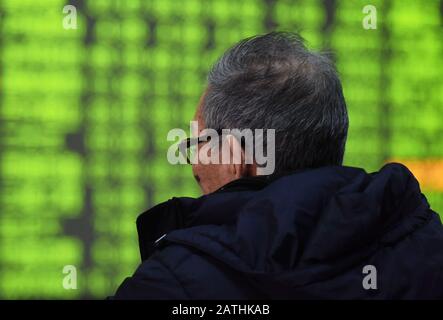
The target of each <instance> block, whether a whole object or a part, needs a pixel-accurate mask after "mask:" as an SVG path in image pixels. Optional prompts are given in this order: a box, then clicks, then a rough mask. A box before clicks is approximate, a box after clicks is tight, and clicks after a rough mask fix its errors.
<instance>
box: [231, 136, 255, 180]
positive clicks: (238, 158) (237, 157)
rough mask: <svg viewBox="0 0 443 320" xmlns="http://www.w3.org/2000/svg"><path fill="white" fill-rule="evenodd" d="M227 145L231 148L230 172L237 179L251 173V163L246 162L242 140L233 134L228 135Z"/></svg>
mask: <svg viewBox="0 0 443 320" xmlns="http://www.w3.org/2000/svg"><path fill="white" fill-rule="evenodd" d="M226 145H227V147H228V148H229V161H230V162H229V164H227V165H228V166H229V172H230V174H231V175H233V176H235V178H236V179H239V178H242V177H246V176H248V175H249V170H250V168H249V165H247V164H246V163H245V162H246V161H245V152H244V150H243V148H242V147H241V144H240V141H238V139H237V138H235V137H234V136H233V135H231V134H229V135H227V136H226ZM225 159H226V158H225Z"/></svg>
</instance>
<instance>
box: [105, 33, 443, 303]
mask: <svg viewBox="0 0 443 320" xmlns="http://www.w3.org/2000/svg"><path fill="white" fill-rule="evenodd" d="M195 120H197V121H198V127H199V131H198V132H197V134H198V135H201V133H202V129H204V128H212V129H214V130H217V132H219V130H221V129H234V128H239V129H246V128H250V129H275V172H274V173H273V174H270V175H264V176H258V175H257V168H258V165H257V162H255V161H253V162H252V163H246V161H244V159H245V150H244V146H243V145H242V143H241V140H238V139H227V140H228V147H229V148H230V150H238V149H240V150H242V158H241V159H242V161H240V162H237V163H234V162H232V161H231V162H229V163H224V164H215V163H209V164H202V163H199V162H197V163H195V164H194V165H193V172H194V176H195V178H196V180H197V181H198V183H199V185H200V186H201V188H202V190H203V192H204V194H205V195H204V196H202V197H200V198H198V199H191V198H173V199H172V200H169V201H167V202H165V203H162V204H159V205H157V206H155V207H153V208H152V209H150V210H148V211H147V212H145V213H143V214H142V215H141V216H140V217H139V218H138V220H137V228H138V232H139V241H140V251H141V256H142V261H143V262H142V264H141V265H140V267H139V268H138V269H137V271H136V272H135V274H134V275H133V276H132V277H129V278H127V279H126V280H125V281H124V282H123V283H122V284H121V286H120V287H119V289H118V290H117V292H116V294H115V296H114V297H113V298H116V299H397V298H399V299H415V298H420V299H424V298H432V299H434V298H443V228H442V225H441V222H440V219H439V217H438V215H437V214H436V213H435V212H433V211H432V210H431V209H430V207H429V204H428V202H427V201H426V198H425V197H424V196H423V195H422V194H421V192H420V188H419V185H418V183H417V181H416V179H415V178H414V176H413V175H412V174H411V172H410V171H409V170H408V169H407V168H406V167H404V166H402V165H400V164H388V165H386V166H384V167H383V168H382V169H381V170H380V171H379V172H377V173H372V174H367V173H366V172H365V171H364V170H362V169H358V168H351V167H345V166H342V160H343V154H344V149H345V141H346V137H347V130H348V116H347V111H346V104H345V100H344V98H343V93H342V87H341V84H340V81H339V78H338V76H337V73H336V71H335V69H334V67H333V65H332V64H331V62H330V61H329V60H328V59H327V58H325V57H324V56H322V55H320V54H317V53H314V52H310V51H308V50H307V49H306V47H305V46H304V45H303V42H302V40H301V39H300V38H299V37H298V36H297V35H295V34H290V33H270V34H266V35H263V36H256V37H253V38H249V39H246V40H243V41H241V42H240V43H238V44H236V45H235V46H234V47H232V48H231V49H229V50H228V51H227V52H226V53H225V54H224V55H223V56H222V57H221V58H220V60H219V61H218V62H217V63H216V64H215V66H214V67H213V69H212V71H211V73H210V74H209V79H208V87H207V89H206V91H205V93H204V94H203V96H202V98H201V101H200V103H199V106H198V107H197V111H196V116H195ZM225 141H226V140H225ZM207 143H209V142H207V141H205V140H204V139H203V141H200V140H199V141H198V142H197V144H198V145H199V146H200V145H205V144H207ZM217 147H218V146H217V145H215V146H212V148H217ZM212 150H214V149H212Z"/></svg>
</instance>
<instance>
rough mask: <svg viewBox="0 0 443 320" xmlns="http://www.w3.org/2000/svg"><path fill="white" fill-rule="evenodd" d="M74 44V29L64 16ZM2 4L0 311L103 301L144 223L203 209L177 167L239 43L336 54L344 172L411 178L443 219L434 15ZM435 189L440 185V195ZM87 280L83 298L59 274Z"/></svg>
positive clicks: (442, 87) (227, 6)
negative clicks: (383, 170) (223, 62)
mask: <svg viewBox="0 0 443 320" xmlns="http://www.w3.org/2000/svg"><path fill="white" fill-rule="evenodd" d="M69 4H71V5H73V6H75V7H76V9H77V24H78V26H77V29H69V30H67V29H65V28H64V27H63V18H64V17H65V16H66V14H65V13H63V11H62V10H63V7H64V6H66V5H69ZM367 4H368V3H367V1H348V0H335V1H324V0H314V1H313V0H297V1H295V0H294V1H290V0H274V1H265V0H242V1H238V0H185V1H176V0H151V1H146V0H129V1H123V0H121V1H112V0H90V1H81V0H78V1H71V2H67V1H61V0H41V1H31V0H26V1H16V0H0V298H66V299H71V298H84V297H89V298H103V297H106V296H108V295H112V294H113V293H114V292H115V290H116V288H117V287H118V285H119V284H120V283H121V282H122V281H123V279H124V278H125V277H127V276H129V275H131V274H132V273H133V272H134V270H135V268H136V266H137V265H138V263H139V261H140V258H139V251H138V243H137V234H136V228H135V219H136V217H137V216H138V215H139V214H140V213H141V212H142V211H144V210H146V209H147V208H149V207H151V206H153V205H154V204H156V203H159V202H161V201H164V200H167V199H169V198H171V197H173V196H198V195H199V190H198V188H197V185H196V184H195V182H194V180H193V178H192V174H191V170H190V167H189V166H173V165H170V164H169V163H168V162H167V159H166V152H167V149H168V147H169V146H170V145H171V142H168V141H167V139H166V135H167V133H168V131H169V130H170V129H172V128H183V129H185V130H188V127H189V121H190V120H191V118H192V117H193V114H194V112H195V108H196V106H197V104H198V101H199V97H200V95H201V94H202V92H203V91H204V89H205V82H206V75H207V72H208V70H209V68H210V66H211V64H212V63H213V62H214V61H215V59H216V58H217V57H218V56H220V55H221V54H222V53H223V52H224V51H225V50H226V49H227V48H228V47H229V46H231V45H232V44H234V43H235V42H237V41H238V40H240V39H242V38H245V37H248V36H252V35H255V34H260V33H265V32H267V31H270V30H274V29H275V30H287V31H298V32H300V33H301V35H302V36H303V37H304V38H305V39H306V40H307V43H308V46H309V47H310V48H313V49H317V50H321V51H326V52H330V54H331V56H332V58H333V59H334V60H335V61H336V64H337V68H338V71H339V73H340V76H341V79H342V81H343V87H344V93H345V97H346V100H347V104H348V109H349V116H350V131H349V140H348V144H347V149H346V155H345V164H346V165H352V166H358V167H363V168H365V169H366V170H367V171H375V170H378V169H379V168H380V167H381V166H382V165H383V164H384V163H386V162H388V161H402V162H405V163H406V164H410V165H411V168H412V170H413V171H414V173H416V175H417V178H418V179H419V180H420V181H421V182H422V188H423V190H424V193H425V194H426V196H427V197H428V199H429V201H430V203H431V206H432V207H433V208H434V210H436V211H437V212H440V213H441V212H443V185H442V183H441V181H443V161H442V160H443V77H442V75H441V72H442V67H443V41H442V40H443V18H442V15H443V13H442V11H443V9H442V7H443V6H442V4H441V1H439V0H423V1H413V0H401V1H400V0H398V1H381V0H377V1H372V2H371V4H372V5H374V6H375V7H376V8H377V29H370V30H368V29H365V28H363V26H362V20H363V18H364V17H365V13H363V12H362V9H363V8H364V7H365V6H366V5H367ZM439 181H440V182H439ZM66 265H73V266H75V267H76V268H77V281H78V284H77V289H74V290H72V289H71V290H69V289H65V288H64V286H63V279H64V277H65V276H66V275H65V274H64V273H63V268H64V266H66Z"/></svg>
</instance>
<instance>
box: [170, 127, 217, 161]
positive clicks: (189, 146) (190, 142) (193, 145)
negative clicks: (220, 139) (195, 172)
mask: <svg viewBox="0 0 443 320" xmlns="http://www.w3.org/2000/svg"><path fill="white" fill-rule="evenodd" d="M217 134H218V135H221V130H217ZM209 141H211V135H210V134H205V135H203V136H199V137H194V138H186V139H184V140H183V141H182V142H180V143H179V144H178V150H179V152H180V153H181V154H182V155H183V156H184V157H185V158H186V162H187V163H188V164H192V163H194V162H193V160H194V159H195V157H196V155H197V153H198V145H199V144H200V143H202V142H209Z"/></svg>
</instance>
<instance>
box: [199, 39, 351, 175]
mask: <svg viewBox="0 0 443 320" xmlns="http://www.w3.org/2000/svg"><path fill="white" fill-rule="evenodd" d="M202 116H203V119H204V121H205V124H206V127H207V128H213V129H216V130H220V129H223V128H226V129H240V130H242V129H246V128H249V129H275V137H276V138H275V169H276V172H282V171H292V170H298V169H305V168H316V167H320V166H326V165H341V164H342V162H343V155H344V150H345V143H346V138H347V131H348V125H349V121H348V114H347V110H346V103H345V100H344V97H343V92H342V86H341V83H340V80H339V78H338V75H337V72H336V70H335V67H334V65H333V63H332V62H331V61H330V60H329V59H328V58H327V57H326V56H324V55H322V54H319V53H315V52H312V51H309V50H308V49H307V48H306V47H305V45H304V42H303V39H302V38H301V37H300V36H299V35H298V34H295V33H288V32H272V33H268V34H265V35H260V36H255V37H251V38H247V39H244V40H242V41H240V42H239V43H237V44H236V45H234V46H233V47H232V48H230V49H229V50H228V51H226V52H225V53H224V55H223V56H222V57H221V58H220V59H219V60H218V61H217V62H216V63H215V65H214V66H213V68H212V70H211V71H210V73H209V76H208V89H207V92H206V95H205V97H204V100H203V104H202Z"/></svg>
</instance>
